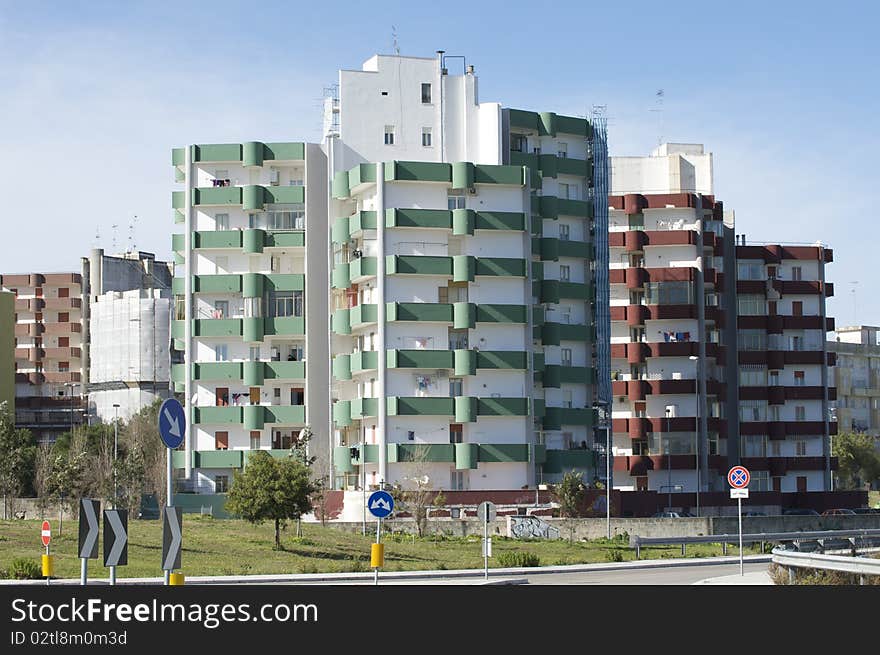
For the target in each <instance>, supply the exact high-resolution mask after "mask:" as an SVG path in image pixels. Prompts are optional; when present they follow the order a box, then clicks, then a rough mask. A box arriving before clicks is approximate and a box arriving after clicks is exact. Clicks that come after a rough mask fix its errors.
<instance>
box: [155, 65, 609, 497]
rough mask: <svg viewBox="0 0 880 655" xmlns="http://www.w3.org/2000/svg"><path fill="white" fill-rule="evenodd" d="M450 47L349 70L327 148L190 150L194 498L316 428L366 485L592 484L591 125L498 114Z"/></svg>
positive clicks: (187, 256)
mask: <svg viewBox="0 0 880 655" xmlns="http://www.w3.org/2000/svg"><path fill="white" fill-rule="evenodd" d="M447 59H448V58H444V57H443V55H442V53H438V57H436V58H416V57H399V56H392V57H384V56H376V57H373V58H371V59H369V60H368V61H367V62H365V63H364V65H363V67H362V68H361V69H360V70H353V71H349V70H343V71H340V74H339V84H338V86H337V87H336V88H335V90H334V92H333V93H332V94H331V95H330V96H329V97H328V98H327V101H326V104H325V132H326V134H325V143H324V144H323V146H318V145H315V144H270V143H266V144H263V143H257V142H252V143H244V144H211V145H192V146H188V147H187V148H182V149H178V150H175V151H174V153H173V164H174V166H175V169H176V175H177V180H178V181H179V182H183V184H184V189H185V190H184V191H178V192H175V194H174V198H173V205H174V212H175V221H176V222H178V223H180V224H183V228H184V233H183V234H180V235H175V237H174V247H175V252H176V263H177V277H176V279H175V283H174V284H175V290H174V293H175V303H176V305H175V317H174V318H175V319H176V320H175V321H174V322H173V324H172V325H173V327H172V336H173V339H174V345H175V348H176V349H177V350H178V351H180V352H181V353H183V354H184V358H185V361H184V362H182V363H181V364H179V365H175V366H174V370H173V377H174V381H175V389H176V390H178V391H181V392H183V393H184V395H185V398H186V399H189V400H190V402H191V404H192V406H191V418H190V420H191V426H190V427H191V429H189V430H188V432H187V434H188V439H187V445H186V449H185V450H184V451H183V452H180V453H177V454H176V455H177V459H176V461H177V466H179V467H180V468H181V469H183V470H182V471H181V475H182V476H184V477H186V479H188V480H190V481H191V483H190V484H191V486H192V487H193V488H194V489H195V490H199V491H214V492H217V491H222V490H224V489H225V488H226V487H227V485H228V481H229V480H230V479H231V478H230V476H231V473H232V471H233V470H234V469H236V468H238V467H240V466H242V465H243V464H244V463H245V461H246V458H247V456H248V453H249V452H250V451H252V450H254V449H257V448H259V449H264V450H270V451H276V452H275V453H274V454H276V455H278V456H282V455H285V454H286V452H287V451H286V449H288V448H289V447H290V445H291V443H294V442H295V441H296V439H297V436H298V434H299V431H300V430H301V429H302V428H303V427H305V426H306V425H308V426H309V428H310V429H311V431H312V433H313V440H312V442H311V446H310V447H311V449H312V453H313V454H314V455H316V456H318V457H319V460H320V461H321V463H320V464H319V466H323V467H325V468H323V469H322V470H326V471H327V472H328V473H329V475H330V477H331V479H332V485H333V488H335V489H340V490H346V491H350V492H354V491H355V490H360V489H362V488H364V487H370V486H373V487H378V486H380V485H382V484H395V483H397V484H401V485H402V486H409V485H411V484H414V481H416V480H419V481H421V483H425V482H427V484H429V486H430V487H432V488H437V489H447V490H451V489H462V490H465V489H520V488H523V487H535V486H536V485H539V484H542V483H544V482H550V481H553V480H556V479H559V478H560V477H561V475H562V474H563V473H564V471H567V470H570V469H576V470H579V471H580V472H581V473H582V474H584V475H585V476H586V477H587V479H588V480H589V479H591V478H592V476H593V475H595V465H594V464H595V453H594V449H593V446H594V426H595V423H596V420H595V414H596V412H595V410H594V407H595V404H596V400H597V384H596V379H597V373H596V369H597V366H601V363H599V362H598V360H597V353H596V347H595V343H596V330H597V327H596V318H595V316H596V314H597V312H596V311H595V303H596V302H597V300H596V299H597V292H596V280H595V271H594V268H595V266H594V263H593V262H594V261H595V260H596V245H595V239H594V232H595V229H596V226H595V218H594V212H593V202H592V196H593V192H592V189H593V175H594V167H593V156H592V149H593V142H594V140H595V135H594V132H593V129H592V126H591V123H590V122H589V121H587V120H586V119H583V118H576V117H568V116H561V115H556V114H553V113H537V112H528V111H519V110H514V109H507V108H504V107H502V106H501V105H500V104H498V103H481V102H480V101H479V98H478V84H477V78H476V75H475V74H474V70H473V67H472V66H466V65H462V67H461V71H460V72H459V71H457V70H456V71H453V72H450V69H449V68H448V67H447V63H448V61H447ZM450 61H455V62H456V63H458V62H459V61H460V58H454V59H451V60H450ZM602 136H603V137H604V133H603V135H602ZM602 147H604V142H603V143H602ZM602 170H603V173H604V168H603V169H602ZM328 183H329V189H328ZM602 232H603V233H604V227H603V229H602ZM328 290H329V291H328ZM598 297H599V298H600V299H601V298H602V297H603V296H602V294H601V293H600V294H598ZM605 297H606V298H607V293H606V294H605ZM606 304H607V301H606ZM606 313H607V312H606ZM187 317H189V319H190V320H189V321H187V320H185V319H186V318H187ZM328 319H329V320H328ZM309 353H311V355H309ZM606 366H607V362H606ZM190 435H191V436H190ZM331 462H332V463H331ZM353 495H354V494H353ZM358 495H359V494H358ZM348 506H349V503H348V498H347V500H346V507H347V508H348Z"/></svg>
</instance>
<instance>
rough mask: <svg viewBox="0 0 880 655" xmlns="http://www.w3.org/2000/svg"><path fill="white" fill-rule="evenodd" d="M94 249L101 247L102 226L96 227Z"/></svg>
mask: <svg viewBox="0 0 880 655" xmlns="http://www.w3.org/2000/svg"><path fill="white" fill-rule="evenodd" d="M92 247H93V248H95V249H97V248H100V247H101V226H100V225H96V226H95V242H94V244H93V246H92Z"/></svg>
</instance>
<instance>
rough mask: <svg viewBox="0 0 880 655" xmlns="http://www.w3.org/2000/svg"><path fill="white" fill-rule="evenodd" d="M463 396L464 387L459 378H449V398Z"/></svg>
mask: <svg viewBox="0 0 880 655" xmlns="http://www.w3.org/2000/svg"><path fill="white" fill-rule="evenodd" d="M462 395H464V385H463V380H462V379H461V378H449V397H450V398H457V397H458V396H462Z"/></svg>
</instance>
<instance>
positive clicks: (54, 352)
mask: <svg viewBox="0 0 880 655" xmlns="http://www.w3.org/2000/svg"><path fill="white" fill-rule="evenodd" d="M45 357H46V359H60V360H63V361H66V360H71V359H78V358H80V357H82V349H81V348H77V347H76V346H70V347H61V348H46V350H45Z"/></svg>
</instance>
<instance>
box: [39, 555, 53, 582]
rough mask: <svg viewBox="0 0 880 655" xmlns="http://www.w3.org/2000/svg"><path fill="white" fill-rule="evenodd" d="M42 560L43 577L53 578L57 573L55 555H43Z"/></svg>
mask: <svg viewBox="0 0 880 655" xmlns="http://www.w3.org/2000/svg"><path fill="white" fill-rule="evenodd" d="M40 560H41V562H42V564H43V577H44V578H51V577H52V576H53V575H55V556H54V555H41V556H40Z"/></svg>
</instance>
